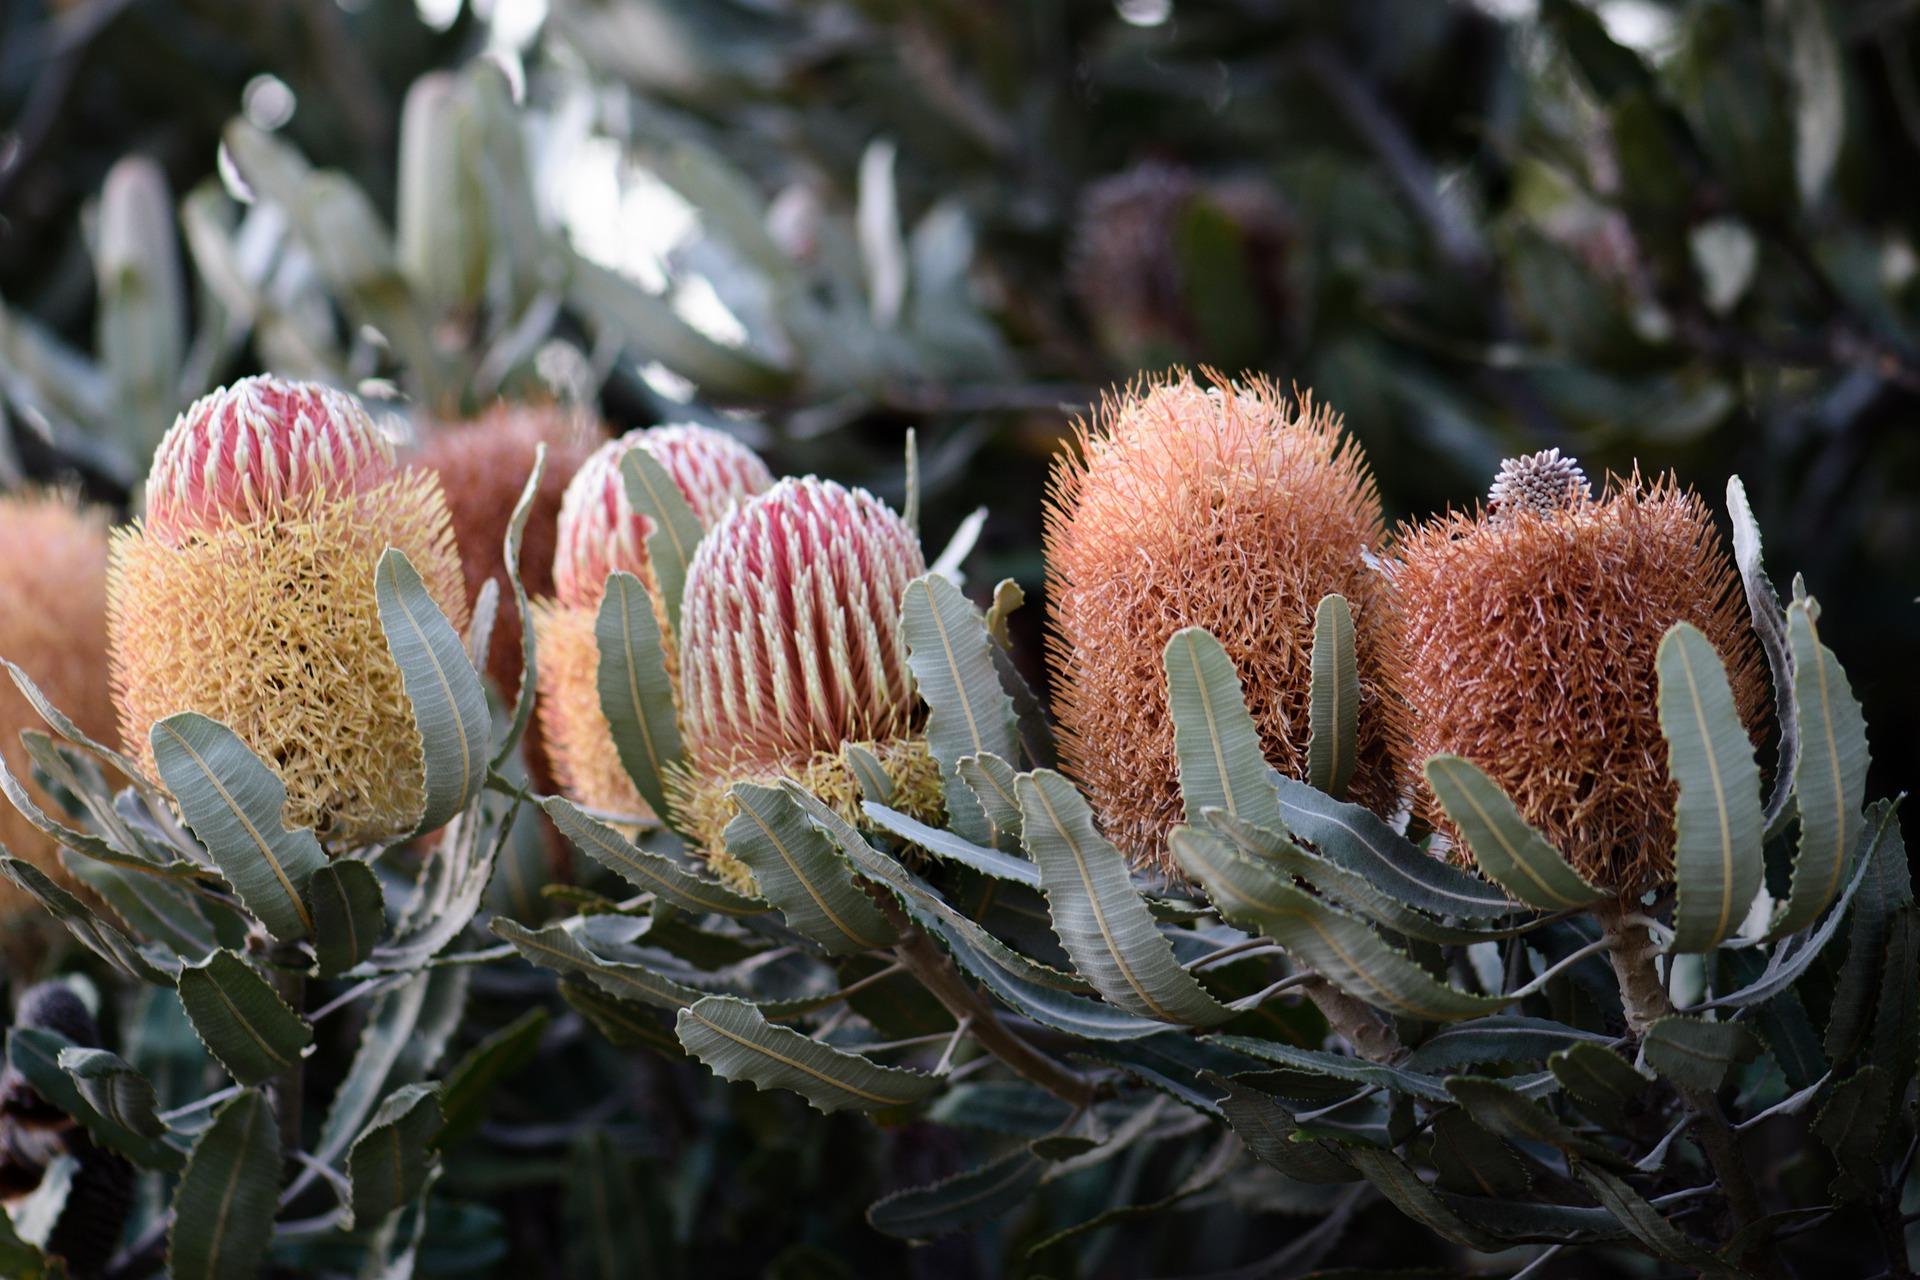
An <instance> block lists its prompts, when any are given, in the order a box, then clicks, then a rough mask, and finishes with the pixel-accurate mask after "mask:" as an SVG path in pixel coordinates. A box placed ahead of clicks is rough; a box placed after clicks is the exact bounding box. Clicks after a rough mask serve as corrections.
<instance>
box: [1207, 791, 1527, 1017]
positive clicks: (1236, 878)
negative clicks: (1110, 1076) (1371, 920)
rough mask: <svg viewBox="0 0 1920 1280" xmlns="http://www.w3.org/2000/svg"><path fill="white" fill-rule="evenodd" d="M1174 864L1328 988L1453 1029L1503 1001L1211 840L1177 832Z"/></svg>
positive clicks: (1225, 912)
mask: <svg viewBox="0 0 1920 1280" xmlns="http://www.w3.org/2000/svg"><path fill="white" fill-rule="evenodd" d="M1169 847H1170V848H1171V849H1172V851H1173V857H1174V861H1175V862H1176V863H1177V864H1178V865H1179V867H1180V869H1181V870H1182V871H1184V872H1186V873H1187V874H1188V875H1189V876H1191V877H1193V878H1194V879H1195V880H1196V881H1198V882H1199V883H1200V884H1201V885H1202V886H1204V887H1205V889H1206V891H1207V897H1208V898H1209V899H1211V900H1212V902H1213V905H1214V907H1215V908H1216V909H1217V910H1218V911H1219V912H1220V914H1221V915H1222V916H1224V917H1226V919H1228V920H1229V921H1231V922H1232V923H1234V924H1235V925H1238V926H1239V927H1240V928H1242V929H1247V930H1249V931H1252V932H1256V933H1260V934H1263V935H1265V936H1266V937H1269V938H1272V939H1273V940H1274V941H1275V942H1278V943H1280V944H1281V945H1282V946H1283V947H1285V948H1286V949H1287V950H1288V952H1289V953H1290V954H1291V955H1292V956H1293V957H1294V959H1295V960H1296V961H1297V962H1298V963H1299V964H1301V965H1303V966H1305V967H1306V968H1309V969H1312V970H1313V971H1315V972H1316V973H1318V974H1320V975H1321V976H1322V977H1324V978H1325V979H1326V980H1327V981H1328V982H1331V983H1332V984H1333V985H1334V986H1336V987H1339V988H1340V989H1341V990H1342V991H1345V992H1347V993H1348V994H1349V995H1352V996H1355V997H1357V998H1359V999H1361V1000H1365V1001H1366V1002H1367V1003H1369V1004H1371V1005H1373V1006H1375V1007H1376V1008H1379V1009H1383V1010H1386V1011H1387V1012H1390V1013H1393V1014H1397V1015H1399V1016H1402V1017H1409V1018H1420V1019H1423V1020H1426V1021H1430V1022H1453V1021H1457V1020H1459V1019H1462V1018H1473V1017H1478V1016H1480V1015H1482V1014H1486V1013H1491V1012H1493V1011H1494V1010H1496V1009H1499V1008H1501V1007H1502V1006H1503V1005H1504V1004H1505V1003H1506V1001H1504V1000H1502V999H1499V998H1497V997H1491V996H1477V995H1472V994H1469V993H1467V992H1464V991H1460V990H1457V989H1456V988H1453V987H1450V986H1448V985H1447V984H1446V983H1444V982H1441V981H1439V980H1438V979H1436V978H1434V977H1433V976H1432V975H1431V974H1429V973H1428V972H1427V971H1426V970H1425V969H1423V968H1421V967H1420V966H1419V965H1418V964H1417V963H1415V962H1414V961H1413V960H1411V959H1410V958H1408V957H1407V956H1405V955H1404V954H1402V953H1401V952H1399V951H1397V950H1395V949H1394V947H1393V946H1392V945H1391V944H1389V943H1388V942H1387V940H1386V939H1385V938H1382V937H1381V936H1380V935H1379V934H1377V933H1375V932H1374V931H1373V930H1372V929H1371V928H1370V927H1369V926H1368V925H1367V923H1366V922H1365V921H1363V920H1361V919H1359V918H1357V917H1355V916H1351V915H1348V914H1347V913H1346V912H1344V911H1341V910H1339V909H1338V908H1336V907H1334V906H1333V905H1332V904H1331V903H1328V902H1325V901H1323V900H1321V899H1318V898H1311V897H1309V896H1307V895H1306V894H1304V893H1302V892H1300V891H1299V890H1298V889H1295V888H1294V887H1293V886H1292V885H1291V884H1289V883H1288V882H1287V879H1286V877H1285V875H1284V874H1283V873H1282V872H1281V871H1280V870H1279V869H1278V868H1277V867H1275V866H1273V865H1270V864H1267V863H1263V862H1258V861H1255V860H1254V859H1252V858H1249V857H1246V856H1245V855H1243V854H1241V853H1239V852H1237V851H1236V850H1234V849H1233V848H1232V847H1231V846H1229V845H1228V844H1227V843H1226V842H1225V841H1223V840H1221V839H1220V838H1218V837H1217V836H1214V835H1212V834H1211V833H1209V832H1203V831H1195V830H1194V829H1193V828H1191V827H1180V828H1177V829H1176V830H1175V831H1174V833H1173V835H1172V837H1171V838H1170V840H1169Z"/></svg>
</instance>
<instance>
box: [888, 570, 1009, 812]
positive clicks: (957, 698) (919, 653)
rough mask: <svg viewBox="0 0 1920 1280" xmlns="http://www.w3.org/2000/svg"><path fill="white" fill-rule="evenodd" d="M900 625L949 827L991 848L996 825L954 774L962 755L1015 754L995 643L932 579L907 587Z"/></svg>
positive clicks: (968, 609) (963, 601) (947, 585)
mask: <svg viewBox="0 0 1920 1280" xmlns="http://www.w3.org/2000/svg"><path fill="white" fill-rule="evenodd" d="M900 625H901V629H902V630H903V631H904V632H905V634H906V638H907V664H908V666H910V667H911V668H912V669H913V678H914V682H915V683H916V684H917V685H918V686H919V689H920V696H921V698H922V699H924V700H925V702H926V704H927V745H928V746H929V748H931V750H932V752H933V756H934V759H935V760H937V761H939V763H940V773H941V777H942V779H943V780H944V782H945V784H946V797H947V809H948V812H949V814H950V817H951V820H952V825H953V828H954V830H955V831H957V832H958V833H959V834H960V835H962V836H965V837H967V838H968V839H971V840H984V841H986V842H988V843H990V844H991V843H994V842H995V841H996V839H997V835H998V833H997V831H996V830H995V824H994V823H993V822H992V821H991V819H990V816H989V815H988V813H987V812H986V811H985V810H984V809H983V807H982V804H981V801H980V800H979V799H977V798H976V797H975V796H974V794H973V792H972V790H971V789H970V788H969V787H968V786H967V785H966V783H965V782H964V781H963V780H962V779H961V778H960V777H959V774H958V772H957V770H958V767H959V762H960V760H961V758H962V757H963V756H981V755H987V754H991V755H996V756H998V757H1000V758H1001V759H1002V760H1012V759H1014V758H1015V756H1016V754H1017V753H1018V751H1019V737H1018V734H1017V732H1016V728H1015V721H1014V714H1013V702H1012V700H1011V699H1010V698H1008V697H1007V694H1006V691H1005V690H1003V689H1002V688H1001V687H1000V680H999V677H998V675H996V674H995V672H994V669H993V656H992V645H993V641H992V639H991V638H990V637H989V636H988V635H987V629H986V626H985V624H984V623H983V622H982V621H981V619H980V615H979V614H978V613H976V612H975V611H974V608H973V606H972V605H971V604H969V603H968V602H967V598H966V597H965V596H964V595H962V594H961V593H960V588H958V587H956V586H955V585H954V584H953V583H952V582H950V581H949V580H947V579H946V578H943V577H941V576H939V575H937V574H926V575H924V576H922V577H918V578H915V579H914V580H913V581H912V582H909V583H908V584H907V588H906V591H905V593H904V595H903V597H902V599H901V603H900Z"/></svg>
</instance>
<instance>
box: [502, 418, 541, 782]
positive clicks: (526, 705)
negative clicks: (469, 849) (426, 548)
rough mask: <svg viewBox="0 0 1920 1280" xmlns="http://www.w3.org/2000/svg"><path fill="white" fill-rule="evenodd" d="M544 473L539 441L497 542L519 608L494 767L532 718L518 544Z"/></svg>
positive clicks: (529, 637) (528, 627)
mask: <svg viewBox="0 0 1920 1280" xmlns="http://www.w3.org/2000/svg"><path fill="white" fill-rule="evenodd" d="M546 473H547V445H546V442H545V441H541V442H540V443H539V444H538V445H536V446H535V447H534V451H533V470H532V471H530V472H528V473H527V483H526V484H525V485H524V486H522V487H521V490H520V497H519V500H518V501H516V502H515V503H514V504H513V513H512V514H511V515H510V516H508V517H507V532H506V535H505V538H504V540H503V542H502V544H501V551H500V554H501V560H500V563H501V564H503V565H505V566H506V570H507V586H508V588H509V589H510V590H511V591H512V592H513V603H514V607H515V608H516V609H518V610H519V618H520V687H519V688H518V689H516V690H515V691H514V695H513V714H512V715H511V716H510V717H509V718H508V721H507V731H506V733H504V734H502V735H501V738H500V742H499V743H498V745H496V746H495V747H494V749H493V758H492V759H491V760H490V761H489V762H488V764H489V767H491V768H494V769H498V768H499V767H500V766H501V765H503V764H505V763H506V761H507V759H508V757H510V756H511V755H512V754H513V752H514V748H516V747H518V746H519V745H520V739H521V737H522V736H523V735H524V734H525V733H526V731H527V725H528V723H529V722H530V721H531V720H532V719H533V702H534V695H535V693H536V692H537V691H538V689H539V684H540V682H539V680H538V678H537V673H538V671H539V669H540V667H539V659H538V656H537V655H536V653H535V650H536V648H537V647H538V641H539V637H538V636H537V635H535V634H534V633H535V632H536V631H537V630H538V628H537V627H535V626H534V623H533V608H532V605H531V603H530V602H529V601H528V599H527V584H526V582H525V580H524V579H523V578H522V577H521V574H520V548H521V545H522V544H523V543H524V541H525V540H526V535H527V520H528V519H529V518H530V517H531V516H532V515H533V504H534V501H535V499H537V498H538V497H539V496H540V480H541V477H543V476H545V475H546ZM502 692H504V690H503V691H502Z"/></svg>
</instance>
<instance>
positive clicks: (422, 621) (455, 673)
mask: <svg viewBox="0 0 1920 1280" xmlns="http://www.w3.org/2000/svg"><path fill="white" fill-rule="evenodd" d="M373 587H374V594H375V596H376V597H377V599H378V603H379V607H380V627H381V630H383V631H384V632H386V636H387V650H388V652H390V653H391V654H393V660H394V662H395V664H396V665H398V666H399V668H400V682H401V684H402V685H404V686H405V688H406V691H407V701H408V702H410V703H412V704H413V722H414V724H415V726H416V727H418V729H419V730H420V750H421V757H422V760H423V761H424V769H425V787H426V803H425V807H424V809H423V810H422V811H421V814H420V822H419V825H417V826H416V827H415V828H414V834H416V835H418V834H420V833H422V832H426V831H434V830H438V829H439V828H441V827H444V826H445V825H446V824H447V823H448V822H449V821H451V820H452V819H453V816H454V815H455V814H457V813H459V812H461V811H462V810H464V809H465V808H466V807H467V806H468V805H469V804H471V803H472V802H473V800H474V797H476V796H478V795H479V794H480V788H481V786H482V785H483V784H485V782H486V780H487V753H488V735H489V734H491V733H492V732H493V718H492V716H491V714H490V713H489V712H488V710H487V691H486V687H485V686H484V685H482V684H481V683H480V673H479V672H477V671H475V670H474V669H473V663H472V662H470V661H468V659H467V651H466V649H465V648H464V647H463V646H462V645H461V643H460V633H459V632H457V631H455V630H454V629H453V624H452V623H450V622H448V621H447V615H446V614H444V613H442V612H440V606H439V605H438V604H435V603H434V599H433V597H432V596H431V595H430V594H428V592H427V585H426V583H425V582H423V581H421V578H420V574H419V572H418V571H417V570H416V569H415V568H414V567H413V562H412V561H410V560H408V559H407V557H406V553H405V552H402V551H401V550H400V549H399V548H397V547H388V548H387V550H386V552H385V553H384V554H383V555H381V557H380V564H379V566H378V568H376V569H375V570H374V576H373ZM196 834H197V832H196Z"/></svg>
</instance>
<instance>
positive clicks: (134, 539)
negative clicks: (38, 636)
mask: <svg viewBox="0 0 1920 1280" xmlns="http://www.w3.org/2000/svg"><path fill="white" fill-rule="evenodd" d="M147 508H148V513H149V514H148V518H147V520H146V521H145V522H144V523H142V524H136V525H133V526H131V527H128V528H124V529H120V530H117V531H116V532H115V533H114V535H113V545H112V556H111V563H110V566H109V570H108V583H107V613H108V631H109V636H110V643H111V652H112V669H113V691H114V699H115V702H116V704H117V705H118V707H119V711H120V729H121V737H122V739H123V740H124V742H125V744H126V747H127V749H128V750H129V751H130V752H131V753H132V754H133V755H134V757H135V759H137V760H139V761H140V762H141V764H142V765H143V767H145V769H146V770H147V772H148V773H149V774H152V773H153V772H154V769H153V756H152V748H151V746H150V744H149V742H148V738H147V733H148V730H149V728H150V727H151V725H152V724H153V722H154V721H155V720H158V719H161V718H163V717H165V716H168V715H172V714H173V713H175V712H177V711H198V712H201V713H202V714H204V715H208V716H212V717H213V718H215V719H217V720H220V721H223V722H224V723H225V724H227V726H228V727H230V728H231V729H232V730H233V731H234V732H235V733H237V734H238V735H239V736H240V737H241V739H242V740H244V741H245V742H246V743H247V745H248V746H249V747H251V748H252V749H253V751H254V753H255V754H256V755H258V756H259V757H260V758H261V759H262V760H264V761H265V762H266V763H267V764H268V765H270V766H271V767H272V768H273V769H274V771H275V772H276V773H278V774H279V775H280V780H281V781H282V782H283V783H285V784H286V788H287V805H286V812H285V818H286V821H287V822H288V824H289V825H294V826H311V827H313V828H314V830H315V831H316V833H317V834H319V835H320V836H321V838H322V839H325V840H331V841H337V842H343V843H360V842H366V841H372V840H378V839H383V838H386V837H390V836H394V835H398V834H401V833H403V832H405V831H407V830H409V829H411V828H412V826H413V825H414V823H415V822H416V821H418V819H419V816H420V810H421V804H422V801H423V792H422V762H421V745H420V734H419V731H418V730H417V729H416V728H415V727H414V723H413V708H412V706H411V704H410V703H409V702H408V701H407V697H406V692H405V690H404V689H403V687H402V685H401V682H400V670H399V668H398V666H396V665H395V663H394V661H393V658H392V656H391V655H390V654H389V652H388V650H387V643H386V637H385V633H384V632H383V631H382V630H381V627H380V615H379V608H378V605H377V603H376V599H375V595H374V570H375V567H376V566H377V565H378V564H379V561H380V556H381V554H382V553H383V552H384V551H385V550H386V549H387V548H388V547H390V546H391V547H397V548H398V549H399V550H401V551H402V552H404V553H405V554H406V556H407V558H408V559H409V560H411V561H412V562H413V566H414V568H415V569H417V570H418V571H419V573H420V576H421V578H422V579H423V580H424V581H425V583H426V585H427V590H428V592H429V593H430V594H431V595H432V597H433V599H434V602H435V603H436V604H438V605H439V606H440V608H441V609H443V610H444V611H445V612H446V614H447V616H448V618H449V619H450V620H451V621H452V622H453V625H454V626H455V627H456V628H457V629H460V630H463V631H464V630H465V628H466V622H467V607H466V593H465V590H464V584H463V582H462V577H461V568H460V558H459V554H458V552H457V551H456V550H455V548H454V540H453V532H452V529H451V527H450V525H449V521H448V516H447V507H446V502H445V499H444V498H443V496H442V494H441V491H440V482H439V481H438V480H437V479H435V478H434V476H433V475H432V474H431V473H429V472H425V471H419V470H415V469H412V468H402V467H399V466H397V465H396V463H395V461H394V456H393V446H392V444H391V443H390V442H389V440H388V439H387V437H386V435H385V434H384V433H383V432H382V431H381V430H380V428H379V427H378V426H376V425H375V423H374V421H373V419H372V418H371V417H369V416H368V414H367V412H366V410H365V409H364V408H362V407H361V406H360V404H359V402H358V401H356V400H354V399H353V398H352V397H351V396H348V395H345V394H343V393H341V392H338V391H333V390H330V389H328V388H324V387H318V386H314V385H312V384H309V383H292V382H283V381H280V380H278V379H275V378H249V379H246V380H245V381H242V382H238V383H235V384H234V385H233V386H232V387H229V388H226V389H224V390H221V391H216V392H214V393H213V394H211V395H208V396H206V397H203V398H202V399H201V400H199V401H197V402H196V403H195V404H194V405H192V406H191V407H190V408H189V409H188V410H187V411H186V412H185V413H183V414H181V415H180V418H179V420H178V421H176V422H175V423H174V425H173V427H172V429H171V430H169V431H168V432H167V435H166V438H165V439H163V440H162V441H161V442H160V447H159V449H158V451H156V453H155V454H154V462H153V471H152V474H151V475H150V477H149V478H148V481H147Z"/></svg>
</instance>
